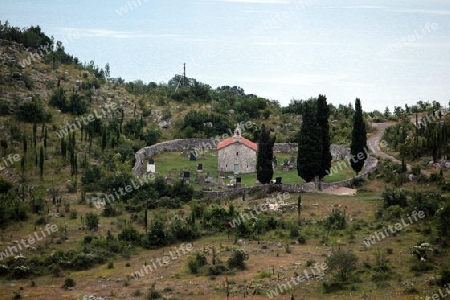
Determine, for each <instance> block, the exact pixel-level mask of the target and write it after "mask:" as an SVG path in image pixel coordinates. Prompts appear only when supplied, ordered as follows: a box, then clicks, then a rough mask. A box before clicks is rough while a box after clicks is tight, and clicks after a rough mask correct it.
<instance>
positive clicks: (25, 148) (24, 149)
mask: <svg viewBox="0 0 450 300" xmlns="http://www.w3.org/2000/svg"><path fill="white" fill-rule="evenodd" d="M27 152H28V142H27V136H26V133H24V134H23V155H26V154H27Z"/></svg>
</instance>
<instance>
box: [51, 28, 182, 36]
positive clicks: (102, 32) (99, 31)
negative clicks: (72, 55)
mask: <svg viewBox="0 0 450 300" xmlns="http://www.w3.org/2000/svg"><path fill="white" fill-rule="evenodd" d="M60 31H62V32H63V33H69V32H77V33H79V35H80V36H84V37H105V38H114V39H133V38H165V37H182V36H184V35H179V34H147V33H138V32H131V31H116V30H110V29H104V28H91V29H82V28H60Z"/></svg>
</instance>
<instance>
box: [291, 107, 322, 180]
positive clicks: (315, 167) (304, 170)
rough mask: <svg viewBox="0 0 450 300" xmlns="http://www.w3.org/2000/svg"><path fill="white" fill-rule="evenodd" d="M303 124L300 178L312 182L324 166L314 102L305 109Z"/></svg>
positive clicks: (298, 159) (299, 154)
mask: <svg viewBox="0 0 450 300" xmlns="http://www.w3.org/2000/svg"><path fill="white" fill-rule="evenodd" d="M302 116H303V123H302V127H301V129H300V136H299V139H298V158H297V171H298V176H300V177H302V178H303V179H304V180H305V181H306V182H310V181H311V180H313V179H314V178H315V177H316V176H318V175H319V170H320V169H321V166H322V153H323V151H322V148H323V146H322V134H321V128H320V126H319V123H317V117H316V110H315V105H314V102H312V101H308V102H307V103H305V104H304V107H303V115H302Z"/></svg>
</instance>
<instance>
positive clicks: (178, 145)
mask: <svg viewBox="0 0 450 300" xmlns="http://www.w3.org/2000/svg"><path fill="white" fill-rule="evenodd" d="M217 143H218V141H217V140H212V139H178V140H171V141H167V142H162V143H158V144H155V145H152V146H149V147H144V148H142V149H140V150H139V151H138V152H136V154H135V155H134V158H135V164H134V167H133V171H134V173H135V174H136V175H141V174H143V173H144V172H145V169H146V164H144V161H145V160H146V159H147V158H149V157H151V156H153V155H156V154H159V153H162V152H178V151H179V152H181V151H183V150H194V148H197V149H200V150H202V151H207V150H209V149H215V147H216V145H217ZM273 151H274V153H295V152H297V151H298V147H297V144H296V143H275V145H274V147H273ZM330 151H331V155H332V156H333V158H344V157H346V156H347V155H349V154H350V149H349V148H347V147H345V146H342V145H331V147H330Z"/></svg>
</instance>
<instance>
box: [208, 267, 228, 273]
mask: <svg viewBox="0 0 450 300" xmlns="http://www.w3.org/2000/svg"><path fill="white" fill-rule="evenodd" d="M226 271H227V267H225V266H224V265H213V266H209V267H208V275H222V274H223V273H225V272H226Z"/></svg>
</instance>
